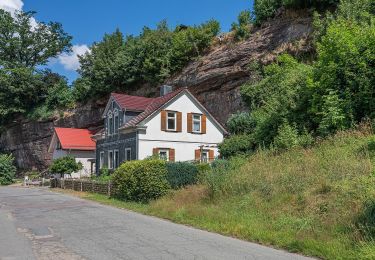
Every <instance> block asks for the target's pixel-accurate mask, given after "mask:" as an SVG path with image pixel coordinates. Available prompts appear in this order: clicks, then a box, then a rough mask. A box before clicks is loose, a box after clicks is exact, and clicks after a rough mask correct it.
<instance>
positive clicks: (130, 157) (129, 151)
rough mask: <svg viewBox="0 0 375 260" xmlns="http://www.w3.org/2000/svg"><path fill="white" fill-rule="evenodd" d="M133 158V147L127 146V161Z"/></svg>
mask: <svg viewBox="0 0 375 260" xmlns="http://www.w3.org/2000/svg"><path fill="white" fill-rule="evenodd" d="M131 159H132V149H131V148H125V161H130V160H131Z"/></svg>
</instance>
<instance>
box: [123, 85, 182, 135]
mask: <svg viewBox="0 0 375 260" xmlns="http://www.w3.org/2000/svg"><path fill="white" fill-rule="evenodd" d="M183 90H185V88H179V89H177V90H175V91H173V92H171V93H169V94H166V95H164V96H162V97H157V98H153V101H152V102H151V103H150V104H149V105H148V106H147V107H146V109H145V110H144V111H143V112H142V113H140V114H139V115H137V116H135V117H133V118H132V119H131V120H130V121H129V122H127V123H126V124H125V125H124V126H123V127H122V128H129V127H134V126H136V125H137V124H139V123H140V122H142V121H143V120H145V119H146V118H147V117H149V116H150V115H151V114H152V113H154V112H155V111H157V110H158V109H159V108H160V107H161V106H163V105H164V104H165V103H167V102H168V101H170V100H171V99H172V98H174V97H175V96H177V95H178V94H180V93H181V92H182V91H183Z"/></svg>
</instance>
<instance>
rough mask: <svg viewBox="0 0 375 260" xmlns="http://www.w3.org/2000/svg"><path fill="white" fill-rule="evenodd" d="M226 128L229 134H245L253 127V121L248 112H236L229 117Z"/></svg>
mask: <svg viewBox="0 0 375 260" xmlns="http://www.w3.org/2000/svg"><path fill="white" fill-rule="evenodd" d="M227 128H228V130H229V132H230V133H231V134H247V133H251V132H252V131H253V129H254V128H255V121H254V120H253V118H252V117H251V116H250V113H248V112H241V113H236V114H232V115H231V116H230V117H229V119H228V122H227Z"/></svg>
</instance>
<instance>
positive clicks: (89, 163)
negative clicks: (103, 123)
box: [48, 127, 95, 178]
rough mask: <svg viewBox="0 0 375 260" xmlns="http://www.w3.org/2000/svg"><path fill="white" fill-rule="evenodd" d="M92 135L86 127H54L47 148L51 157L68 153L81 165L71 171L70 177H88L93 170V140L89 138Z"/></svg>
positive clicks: (58, 156)
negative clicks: (81, 166)
mask: <svg viewBox="0 0 375 260" xmlns="http://www.w3.org/2000/svg"><path fill="white" fill-rule="evenodd" d="M92 135H93V133H92V132H91V131H90V130H88V129H77V128H61V127H55V128H54V134H53V137H52V141H51V143H50V146H49V149H48V151H49V152H50V153H52V158H53V159H57V158H61V157H64V156H67V155H70V156H72V157H74V158H75V160H76V162H81V163H82V165H83V169H82V170H80V171H79V172H75V173H72V175H71V176H72V178H81V177H89V176H91V174H92V173H94V172H95V141H94V140H93V139H92V138H91V137H92Z"/></svg>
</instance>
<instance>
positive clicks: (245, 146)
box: [219, 134, 254, 158]
mask: <svg viewBox="0 0 375 260" xmlns="http://www.w3.org/2000/svg"><path fill="white" fill-rule="evenodd" d="M252 150H254V142H253V138H252V136H250V135H245V134H244V135H233V136H231V137H229V138H226V139H224V141H223V142H222V143H221V144H219V151H220V155H221V156H223V157H224V158H228V157H231V156H234V155H240V154H247V153H249V152H251V151H252Z"/></svg>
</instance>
